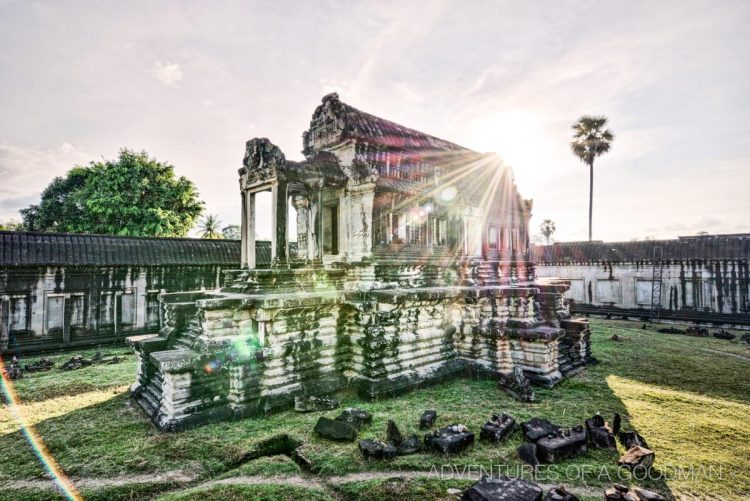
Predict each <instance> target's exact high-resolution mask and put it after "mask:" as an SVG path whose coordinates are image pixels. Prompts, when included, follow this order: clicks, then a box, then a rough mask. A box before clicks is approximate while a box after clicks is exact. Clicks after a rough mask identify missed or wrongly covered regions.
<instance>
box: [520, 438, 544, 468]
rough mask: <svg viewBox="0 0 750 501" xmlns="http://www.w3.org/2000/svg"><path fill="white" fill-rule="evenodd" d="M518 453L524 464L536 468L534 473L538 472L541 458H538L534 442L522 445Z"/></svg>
mask: <svg viewBox="0 0 750 501" xmlns="http://www.w3.org/2000/svg"><path fill="white" fill-rule="evenodd" d="M516 453H517V454H518V457H519V458H520V459H521V461H523V462H524V463H526V464H528V465H531V466H532V467H533V468H534V471H536V470H537V468H538V467H539V458H538V457H537V456H536V444H535V443H533V442H530V443H525V444H521V445H520V446H519V447H518V449H516Z"/></svg>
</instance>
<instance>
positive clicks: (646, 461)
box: [617, 445, 656, 470]
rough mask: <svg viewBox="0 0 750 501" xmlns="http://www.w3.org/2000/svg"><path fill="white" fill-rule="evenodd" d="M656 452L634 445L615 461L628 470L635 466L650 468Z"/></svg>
mask: <svg viewBox="0 0 750 501" xmlns="http://www.w3.org/2000/svg"><path fill="white" fill-rule="evenodd" d="M655 458H656V454H655V453H654V451H652V450H651V449H646V448H645V447H641V446H640V445H634V446H633V447H631V448H630V449H629V450H628V452H626V453H625V455H624V456H622V457H621V458H620V460H619V461H617V464H618V465H619V466H624V467H626V468H628V469H629V470H635V469H636V468H645V469H646V470H649V469H651V466H652V465H653V464H654V459H655Z"/></svg>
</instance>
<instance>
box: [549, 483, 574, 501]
mask: <svg viewBox="0 0 750 501" xmlns="http://www.w3.org/2000/svg"><path fill="white" fill-rule="evenodd" d="M542 501H578V497H577V496H575V495H574V494H571V493H570V492H568V490H567V489H566V488H565V486H562V485H560V486H557V487H554V488H552V489H550V490H548V491H547V494H545V495H544V499H543V500H542Z"/></svg>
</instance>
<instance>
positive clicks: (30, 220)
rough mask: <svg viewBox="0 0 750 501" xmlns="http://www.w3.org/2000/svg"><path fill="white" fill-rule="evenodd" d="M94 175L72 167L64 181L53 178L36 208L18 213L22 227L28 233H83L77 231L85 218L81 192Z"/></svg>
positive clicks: (62, 178)
mask: <svg viewBox="0 0 750 501" xmlns="http://www.w3.org/2000/svg"><path fill="white" fill-rule="evenodd" d="M92 172H93V171H92V170H91V169H90V168H88V167H73V168H72V169H71V170H70V171H68V173H67V174H66V175H65V177H56V178H55V179H53V180H52V182H51V183H50V184H49V186H47V187H46V188H45V189H44V191H42V200H41V202H40V203H39V205H31V206H29V207H28V208H26V209H21V210H20V211H19V212H20V213H21V217H22V218H23V225H24V227H26V229H28V230H29V231H57V232H76V233H78V232H82V230H79V229H77V227H78V226H79V225H81V224H82V223H83V221H84V220H85V218H86V206H85V201H84V200H83V199H82V198H81V190H82V189H83V187H84V186H85V185H86V182H87V181H88V179H89V177H90V175H91V173H92Z"/></svg>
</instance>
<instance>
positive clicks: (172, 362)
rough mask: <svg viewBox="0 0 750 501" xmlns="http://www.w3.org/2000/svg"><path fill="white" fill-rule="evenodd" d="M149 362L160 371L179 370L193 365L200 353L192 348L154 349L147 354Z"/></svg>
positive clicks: (197, 360)
mask: <svg viewBox="0 0 750 501" xmlns="http://www.w3.org/2000/svg"><path fill="white" fill-rule="evenodd" d="M149 358H150V360H151V362H152V363H153V364H154V365H155V366H156V367H157V368H158V369H159V370H161V371H162V372H180V371H184V370H187V369H191V368H193V367H195V365H196V364H197V363H198V362H199V361H200V354H199V353H197V352H195V351H193V350H182V349H176V350H167V351H156V352H153V353H151V354H150V356H149Z"/></svg>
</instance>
